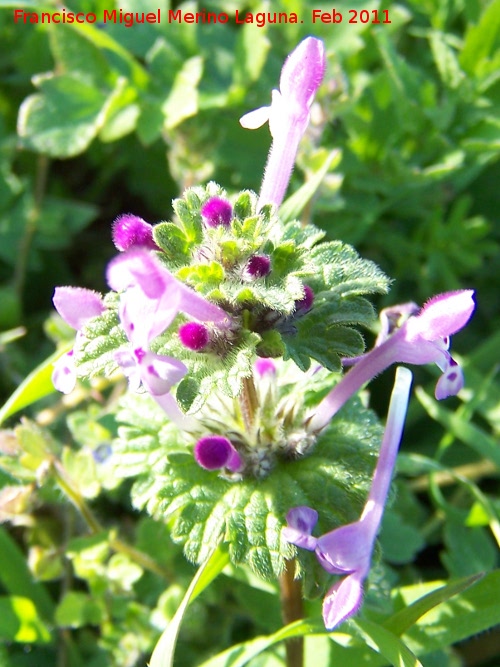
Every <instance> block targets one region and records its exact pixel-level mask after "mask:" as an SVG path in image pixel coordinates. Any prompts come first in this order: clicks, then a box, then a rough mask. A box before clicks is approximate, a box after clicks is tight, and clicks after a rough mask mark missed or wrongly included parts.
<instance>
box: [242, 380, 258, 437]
mask: <svg viewBox="0 0 500 667" xmlns="http://www.w3.org/2000/svg"><path fill="white" fill-rule="evenodd" d="M242 385H243V388H242V391H241V394H240V407H241V414H242V417H243V421H244V423H245V429H246V430H247V432H248V433H250V432H251V431H252V427H253V423H254V421H255V413H256V411H257V409H258V407H259V399H258V397H257V391H256V389H255V385H254V383H253V378H251V377H249V378H243V383H242Z"/></svg>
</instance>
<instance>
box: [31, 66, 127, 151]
mask: <svg viewBox="0 0 500 667" xmlns="http://www.w3.org/2000/svg"><path fill="white" fill-rule="evenodd" d="M35 83H36V85H37V86H38V88H40V90H41V93H37V94H35V95H30V96H29V97H28V98H26V99H25V100H24V102H23V103H22V105H21V108H20V110H19V120H18V131H19V135H20V136H21V138H23V139H24V140H25V142H26V144H27V145H28V146H29V147H30V148H34V149H35V150H37V151H40V152H41V153H45V154H47V155H50V156H52V157H60V158H67V157H73V156H75V155H78V154H79V153H82V152H83V151H84V150H85V149H86V148H87V147H88V146H89V145H90V143H91V142H92V140H93V139H94V138H95V137H96V135H97V133H98V132H99V130H100V129H101V127H102V126H103V125H104V122H105V120H106V114H107V110H108V108H109V106H110V104H111V102H112V100H113V97H114V95H115V92H114V91H111V90H106V91H103V90H100V89H99V88H97V87H96V86H95V84H94V83H91V82H89V81H88V80H87V79H86V78H85V77H82V76H81V75H80V74H79V73H78V72H72V73H71V74H61V75H50V74H49V75H43V76H42V75H40V76H38V77H37V78H36V80H35Z"/></svg>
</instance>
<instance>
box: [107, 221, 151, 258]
mask: <svg viewBox="0 0 500 667" xmlns="http://www.w3.org/2000/svg"><path fill="white" fill-rule="evenodd" d="M112 237H113V243H114V244H115V246H116V247H117V248H118V250H122V251H124V250H130V249H131V248H135V247H137V246H142V247H145V248H148V249H149V250H159V248H158V246H157V245H156V243H155V242H154V240H153V225H150V224H149V223H148V222H146V221H145V220H143V219H142V218H139V217H138V216H137V215H132V213H124V214H123V215H119V216H118V217H117V218H116V220H115V221H114V223H113V228H112Z"/></svg>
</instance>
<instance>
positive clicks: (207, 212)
mask: <svg viewBox="0 0 500 667" xmlns="http://www.w3.org/2000/svg"><path fill="white" fill-rule="evenodd" d="M200 213H201V215H202V218H203V221H204V222H205V224H206V225H208V227H217V226H218V225H229V223H230V222H231V218H232V217H233V207H232V206H231V204H230V202H228V201H227V199H222V198H221V197H212V198H211V199H209V200H208V201H207V202H205V204H203V206H202V207H201V210H200Z"/></svg>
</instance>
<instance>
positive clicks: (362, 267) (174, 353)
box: [74, 183, 388, 412]
mask: <svg viewBox="0 0 500 667" xmlns="http://www.w3.org/2000/svg"><path fill="white" fill-rule="evenodd" d="M173 207H174V211H175V219H174V221H170V222H161V223H159V224H157V225H155V226H154V227H153V235H152V236H153V239H154V244H156V247H157V250H156V251H153V250H149V252H151V253H153V254H154V255H155V256H156V257H157V258H158V260H159V261H160V262H161V264H162V265H163V266H165V267H166V269H168V270H169V271H170V272H171V274H172V275H173V276H175V278H176V279H177V280H178V281H180V282H181V283H182V284H184V285H185V286H187V287H188V288H189V289H190V290H193V292H195V293H196V294H198V295H200V296H203V297H204V298H205V299H206V300H207V301H209V302H211V303H213V304H216V305H217V306H218V307H220V308H222V309H223V310H224V311H225V312H226V313H227V315H228V318H229V320H230V322H231V326H230V327H226V329H225V330H224V331H221V330H220V329H219V328H217V327H216V326H211V325H210V324H209V323H206V324H207V327H208V328H207V333H206V341H207V344H206V345H203V346H201V347H200V346H199V345H198V346H197V347H195V349H193V346H189V345H187V344H185V340H183V338H182V336H180V335H179V333H180V328H181V327H182V326H183V325H185V324H188V323H189V321H190V320H189V317H187V316H186V314H185V313H179V314H178V315H177V316H176V317H175V319H174V321H173V322H172V323H171V325H170V326H169V327H168V328H167V329H166V330H165V331H163V332H162V333H160V334H159V335H157V336H155V338H154V339H153V340H152V341H150V349H151V350H152V351H153V353H155V354H157V355H168V356H169V357H170V358H175V359H177V360H179V361H180V362H182V363H183V364H184V365H185V366H186V368H187V369H188V372H187V373H186V375H185V377H184V379H183V380H182V382H181V383H180V384H179V385H178V389H177V400H178V402H179V403H180V404H181V407H182V408H183V409H184V410H190V411H191V412H196V411H197V410H199V408H200V407H201V405H202V404H203V402H204V401H205V398H206V396H207V395H209V394H210V392H212V391H214V390H215V389H217V391H222V392H223V393H224V394H225V395H226V396H229V397H235V396H237V395H238V394H239V393H240V391H241V385H242V381H243V379H244V378H247V377H249V376H250V375H251V374H252V364H253V363H254V361H255V359H256V358H257V357H271V358H277V357H283V358H284V359H288V358H289V359H292V360H293V361H294V362H295V363H296V364H297V366H298V367H299V368H300V369H301V370H303V371H305V370H307V369H308V368H309V367H310V364H311V359H312V360H315V361H317V362H319V363H320V364H321V365H322V366H324V367H325V368H327V369H329V370H340V357H348V356H355V355H359V354H360V353H362V351H363V347H364V346H363V339H362V336H361V334H360V333H359V331H358V330H357V329H356V327H357V326H359V325H361V326H366V325H369V324H370V323H371V322H372V321H373V319H374V312H373V308H372V306H371V305H370V303H369V302H368V301H367V300H366V299H365V298H364V295H365V294H368V293H373V292H384V291H386V290H387V287H388V280H387V278H386V277H385V276H384V275H383V273H382V272H381V271H380V270H379V269H378V268H377V267H376V265H375V264H373V263H372V262H370V261H367V260H363V259H361V258H360V257H359V255H358V254H357V253H356V251H355V250H354V249H353V248H351V247H350V246H348V245H345V244H343V243H341V242H324V241H322V238H323V236H324V233H323V232H321V231H320V230H318V229H317V228H315V227H314V226H312V225H308V226H307V227H306V228H304V227H302V226H301V225H300V223H298V222H291V223H288V224H283V223H282V222H281V221H280V219H279V217H278V215H277V212H276V209H275V207H274V206H271V205H266V206H263V207H262V208H261V209H260V210H259V211H258V210H257V196H256V195H255V194H254V193H252V192H249V191H244V192H241V193H240V194H238V195H237V196H235V197H232V198H230V197H228V195H227V193H226V192H225V191H224V190H223V189H222V188H220V187H219V186H218V185H216V184H214V183H210V184H208V186H207V187H196V188H192V189H189V190H187V191H186V193H185V194H184V197H183V198H182V199H177V200H175V201H174V203H173ZM154 244H153V245H154ZM150 245H151V244H150ZM104 303H105V305H106V307H107V309H106V311H105V312H104V313H102V314H100V315H98V316H97V317H94V318H91V319H90V320H89V321H88V322H86V323H85V326H84V327H83V329H82V335H80V336H79V339H78V344H77V345H76V347H75V351H74V354H75V366H76V369H77V373H78V375H79V376H80V377H92V376H94V375H96V374H100V373H103V372H105V373H106V374H109V373H110V372H111V371H112V370H113V368H114V367H116V362H115V361H114V359H115V358H116V351H117V350H119V349H120V348H121V347H123V345H124V344H126V337H125V335H124V334H123V332H122V331H121V327H120V322H119V319H118V315H117V310H118V303H119V299H118V297H117V295H116V293H114V292H111V293H110V294H109V295H107V296H106V297H105V300H104Z"/></svg>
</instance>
